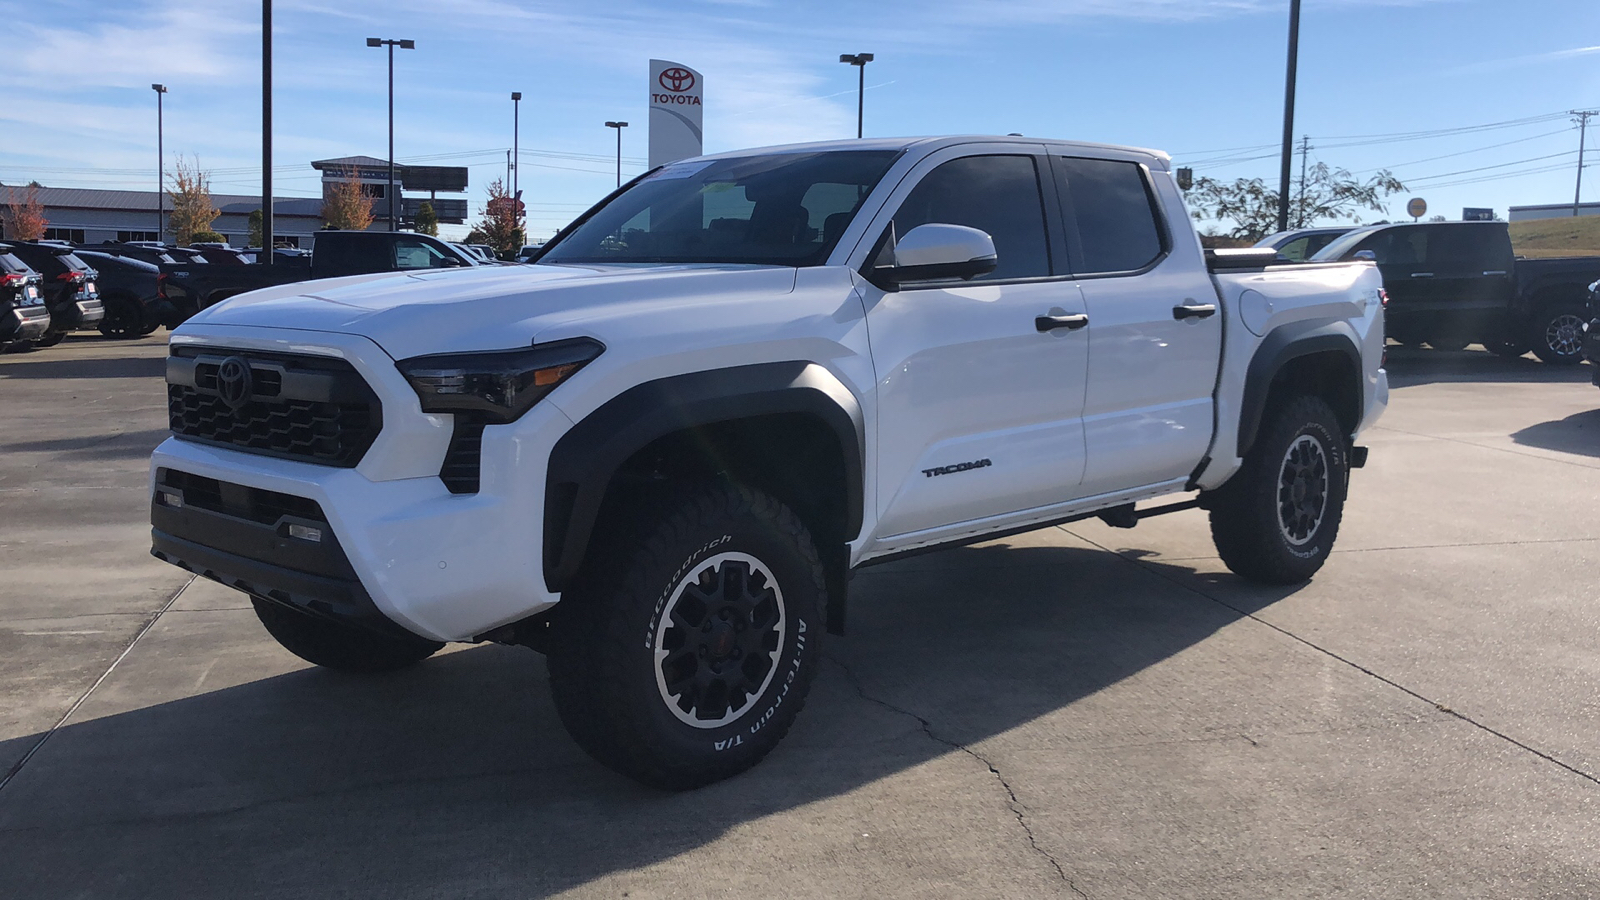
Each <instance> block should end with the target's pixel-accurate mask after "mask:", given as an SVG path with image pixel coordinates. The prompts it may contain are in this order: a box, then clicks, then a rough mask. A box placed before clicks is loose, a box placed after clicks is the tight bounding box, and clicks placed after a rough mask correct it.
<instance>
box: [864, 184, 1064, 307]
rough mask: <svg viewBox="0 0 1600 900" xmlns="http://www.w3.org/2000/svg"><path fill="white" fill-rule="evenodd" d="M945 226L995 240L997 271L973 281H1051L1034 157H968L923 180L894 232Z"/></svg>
mask: <svg viewBox="0 0 1600 900" xmlns="http://www.w3.org/2000/svg"><path fill="white" fill-rule="evenodd" d="M930 223H941V224H945V225H965V226H967V227H968V228H976V229H978V230H979V231H982V232H984V233H985V234H987V235H989V237H991V238H993V239H994V250H995V256H996V258H997V260H998V262H999V265H998V266H997V267H996V268H995V270H994V271H993V272H991V273H989V274H988V275H982V276H979V277H978V278H974V279H972V280H973V281H979V280H984V281H996V280H1000V279H1005V278H1043V277H1047V276H1049V275H1050V239H1049V233H1048V232H1047V231H1046V230H1045V215H1044V194H1043V193H1042V192H1041V191H1040V189H1039V171H1038V166H1037V165H1036V164H1035V163H1034V159H1033V157H1031V156H967V157H962V158H961V159H953V160H951V161H949V162H947V163H944V164H942V165H940V166H939V167H938V168H936V169H934V170H933V171H932V172H929V173H928V174H927V175H925V176H923V178H922V180H921V181H920V182H918V183H917V186H916V187H915V188H913V189H912V190H911V193H910V194H909V195H908V196H907V197H906V199H905V202H904V203H902V204H900V209H899V210H898V211H896V212H895V214H894V231H895V234H896V235H904V234H907V233H909V232H910V231H911V229H913V228H915V227H917V226H918V225H927V224H930Z"/></svg>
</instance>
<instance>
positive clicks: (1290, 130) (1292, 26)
mask: <svg viewBox="0 0 1600 900" xmlns="http://www.w3.org/2000/svg"><path fill="white" fill-rule="evenodd" d="M1299 56H1300V0H1289V67H1288V75H1287V78H1286V79H1285V84H1284V88H1283V165H1282V166H1281V168H1280V171H1279V176H1280V177H1279V179H1278V230H1279V231H1288V230H1289V160H1290V159H1291V157H1293V155H1294V73H1295V63H1296V61H1297V60H1298V59H1299Z"/></svg>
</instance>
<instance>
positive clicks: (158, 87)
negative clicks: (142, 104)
mask: <svg viewBox="0 0 1600 900" xmlns="http://www.w3.org/2000/svg"><path fill="white" fill-rule="evenodd" d="M150 89H151V90H152V91H155V92H156V93H158V94H165V93H166V92H167V86H166V85H164V84H152V85H150Z"/></svg>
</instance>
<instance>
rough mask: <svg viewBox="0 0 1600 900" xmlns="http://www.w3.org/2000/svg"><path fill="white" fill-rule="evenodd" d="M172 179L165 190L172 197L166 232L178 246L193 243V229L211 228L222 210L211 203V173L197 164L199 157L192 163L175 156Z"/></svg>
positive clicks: (195, 230) (204, 229) (194, 230)
mask: <svg viewBox="0 0 1600 900" xmlns="http://www.w3.org/2000/svg"><path fill="white" fill-rule="evenodd" d="M172 183H173V184H174V185H175V187H174V188H173V189H172V190H169V191H167V196H169V197H171V198H172V212H171V214H170V215H169V216H168V217H167V233H168V234H170V235H172V241H173V243H175V244H177V245H179V246H180V247H181V246H183V245H185V244H192V243H194V235H195V232H198V231H211V223H212V222H215V221H216V220H217V216H220V215H222V210H220V209H217V208H216V207H215V206H212V205H211V175H210V173H208V172H206V171H205V170H203V169H201V168H200V159H199V157H196V158H195V161H194V163H193V164H192V165H191V164H189V163H186V162H184V161H183V157H182V156H180V157H178V161H177V163H176V164H175V165H174V167H173V176H172Z"/></svg>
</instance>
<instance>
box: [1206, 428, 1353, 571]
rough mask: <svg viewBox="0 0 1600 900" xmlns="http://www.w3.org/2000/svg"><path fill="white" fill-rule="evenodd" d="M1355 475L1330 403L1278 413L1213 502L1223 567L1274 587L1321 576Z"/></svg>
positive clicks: (1209, 500) (1214, 535)
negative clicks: (1317, 575)
mask: <svg viewBox="0 0 1600 900" xmlns="http://www.w3.org/2000/svg"><path fill="white" fill-rule="evenodd" d="M1349 475H1350V459H1349V452H1348V450H1347V448H1346V446H1345V438H1344V433H1343V430H1342V429H1341V428H1340V426H1339V420H1338V418H1337V417H1336V416H1335V415H1334V413H1333V410H1332V409H1330V408H1329V407H1328V404H1327V403H1325V402H1324V401H1323V400H1321V399H1320V398H1318V397H1312V396H1300V397H1295V398H1293V399H1291V400H1289V401H1288V402H1286V403H1283V404H1281V405H1280V406H1278V407H1277V411H1276V413H1275V414H1274V413H1269V420H1268V421H1267V422H1265V423H1263V425H1262V431H1261V435H1260V437H1258V438H1257V440H1256V443H1255V446H1253V447H1251V448H1250V452H1249V453H1248V454H1246V455H1245V460H1244V465H1243V467H1241V468H1240V470H1239V471H1238V472H1236V473H1235V474H1234V476H1233V477H1232V478H1230V479H1228V481H1227V483H1226V484H1224V485H1223V486H1222V487H1221V488H1219V489H1217V490H1216V491H1213V492H1212V493H1211V494H1210V496H1209V497H1208V498H1207V505H1208V506H1209V508H1210V510H1211V537H1212V540H1213V541H1215V542H1216V545H1217V553H1218V554H1219V555H1220V556H1221V557H1222V561H1223V562H1224V563H1225V564H1227V566H1228V568H1229V569H1231V570H1233V572H1234V573H1236V574H1238V575H1241V576H1243V577H1245V578H1248V579H1250V580H1252V581H1260V582H1265V583H1267V584H1295V583H1297V582H1301V581H1305V580H1306V579H1307V578H1310V577H1311V576H1312V575H1314V574H1316V571H1317V570H1318V569H1320V568H1322V564H1323V563H1324V562H1327V559H1328V554H1329V552H1331V551H1332V549H1333V541H1334V538H1335V537H1337V536H1338V534H1339V522H1340V520H1341V519H1342V518H1343V517H1344V498H1345V489H1346V486H1347V484H1348V482H1349Z"/></svg>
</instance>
